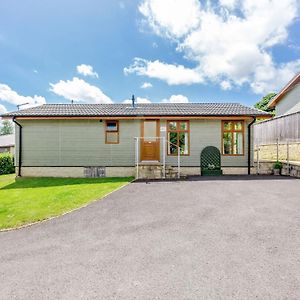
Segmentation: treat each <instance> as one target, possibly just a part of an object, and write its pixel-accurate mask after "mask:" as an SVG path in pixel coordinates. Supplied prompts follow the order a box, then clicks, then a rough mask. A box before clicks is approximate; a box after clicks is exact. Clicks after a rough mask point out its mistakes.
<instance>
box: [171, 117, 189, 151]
mask: <svg viewBox="0 0 300 300" xmlns="http://www.w3.org/2000/svg"><path fill="white" fill-rule="evenodd" d="M172 122H176V130H170V126H169V124H170V123H172ZM181 122H185V123H187V129H185V130H184V129H180V123H181ZM170 132H176V133H178V134H179V133H182V132H184V133H187V134H188V153H187V154H181V153H180V156H190V151H191V150H190V144H191V143H190V135H191V133H190V121H189V120H167V141H168V144H167V156H178V152H177V153H174V154H171V153H169V133H170ZM177 146H178V147H179V139H177ZM177 150H178V148H177Z"/></svg>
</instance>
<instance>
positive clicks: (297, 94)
mask: <svg viewBox="0 0 300 300" xmlns="http://www.w3.org/2000/svg"><path fill="white" fill-rule="evenodd" d="M299 111H300V84H297V85H296V86H295V87H294V88H293V89H292V90H290V91H289V92H288V93H287V94H286V95H285V96H284V97H283V98H282V99H281V100H280V101H279V102H278V104H277V105H276V116H281V115H287V114H292V113H295V112H299Z"/></svg>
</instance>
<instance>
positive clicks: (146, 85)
mask: <svg viewBox="0 0 300 300" xmlns="http://www.w3.org/2000/svg"><path fill="white" fill-rule="evenodd" d="M152 87H153V85H152V84H151V83H150V82H144V83H143V84H142V85H141V89H148V88H152Z"/></svg>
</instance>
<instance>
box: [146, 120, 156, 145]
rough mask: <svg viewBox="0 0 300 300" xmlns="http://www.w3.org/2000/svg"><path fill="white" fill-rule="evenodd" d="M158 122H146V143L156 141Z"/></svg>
mask: <svg viewBox="0 0 300 300" xmlns="http://www.w3.org/2000/svg"><path fill="white" fill-rule="evenodd" d="M156 135H157V134H156V121H145V122H144V141H146V142H151V141H152V142H154V141H156Z"/></svg>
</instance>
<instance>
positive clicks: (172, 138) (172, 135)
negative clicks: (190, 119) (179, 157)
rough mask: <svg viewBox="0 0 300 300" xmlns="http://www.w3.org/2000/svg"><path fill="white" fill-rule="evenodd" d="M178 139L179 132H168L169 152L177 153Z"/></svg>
mask: <svg viewBox="0 0 300 300" xmlns="http://www.w3.org/2000/svg"><path fill="white" fill-rule="evenodd" d="M177 140H178V133H177V132H169V133H168V142H169V143H168V154H177V147H176V146H177Z"/></svg>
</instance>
